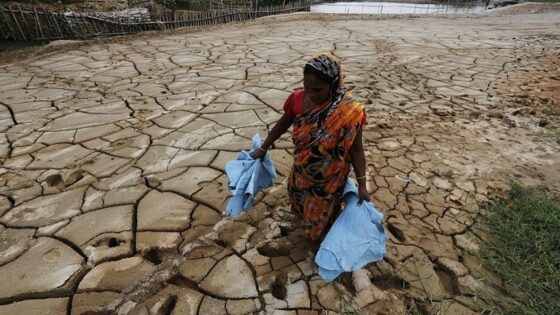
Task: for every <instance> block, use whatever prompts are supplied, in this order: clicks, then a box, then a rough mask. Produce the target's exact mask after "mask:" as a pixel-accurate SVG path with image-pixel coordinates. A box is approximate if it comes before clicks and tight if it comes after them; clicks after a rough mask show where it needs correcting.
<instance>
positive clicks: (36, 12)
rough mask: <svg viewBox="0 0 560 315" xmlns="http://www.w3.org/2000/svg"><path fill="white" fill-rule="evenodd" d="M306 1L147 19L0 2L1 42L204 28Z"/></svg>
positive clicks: (301, 7)
mask: <svg viewBox="0 0 560 315" xmlns="http://www.w3.org/2000/svg"><path fill="white" fill-rule="evenodd" d="M309 7H310V6H309V5H308V4H306V3H305V2H300V3H293V4H287V5H285V6H280V7H265V8H259V10H252V9H246V10H234V9H231V10H220V11H200V12H199V11H169V12H160V13H152V14H150V18H149V21H142V22H131V21H129V20H125V19H123V18H119V17H117V18H109V17H101V16H99V15H94V14H91V13H87V12H54V11H50V10H48V9H47V8H44V7H40V6H39V7H32V8H29V7H28V8H21V7H20V6H19V5H0V41H2V40H4V41H6V40H10V41H17V42H19V41H49V40H58V39H87V38H93V37H102V36H114V35H125V34H133V33H139V32H145V31H155V30H172V29H177V28H183V27H204V26H208V25H217V24H224V23H230V22H239V21H246V20H251V19H255V18H259V17H264V16H270V15H276V14H283V13H292V12H298V11H309Z"/></svg>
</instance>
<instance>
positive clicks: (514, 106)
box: [0, 12, 560, 314]
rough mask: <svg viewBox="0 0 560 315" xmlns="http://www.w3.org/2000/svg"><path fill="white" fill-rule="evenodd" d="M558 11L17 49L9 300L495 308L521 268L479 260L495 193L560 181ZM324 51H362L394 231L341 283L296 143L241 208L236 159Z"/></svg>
mask: <svg viewBox="0 0 560 315" xmlns="http://www.w3.org/2000/svg"><path fill="white" fill-rule="evenodd" d="M558 21H559V15H558V13H556V12H550V13H540V14H533V15H524V14H520V15H504V16H498V17H490V16H485V17H446V18H445V17H423V18H403V17H401V18H394V17H393V18H381V19H373V18H367V17H355V18H354V17H353V16H350V17H349V16H316V15H310V14H297V15H293V16H284V17H275V18H268V19H263V20H260V21H255V22H250V23H242V24H235V25H226V26H220V27H215V28H211V29H210V30H206V31H200V32H183V31H179V32H174V33H152V34H142V35H136V36H129V37H121V38H113V39H106V40H100V41H93V42H88V43H77V44H76V43H75V44H72V45H67V46H64V45H62V46H57V47H51V48H43V50H30V51H28V52H31V53H30V54H29V55H27V56H26V57H25V58H23V57H22V56H21V55H20V56H19V57H20V58H19V60H16V59H9V60H7V59H4V61H3V62H2V64H3V65H2V66H1V68H0V69H1V70H0V82H1V84H0V160H1V161H2V166H1V168H0V236H1V237H0V239H1V242H0V278H1V279H3V280H4V279H6V280H4V281H2V282H1V283H0V313H2V314H21V313H26V314H45V313H47V312H50V313H52V314H64V313H66V312H67V313H69V314H87V313H88V312H90V313H91V312H94V313H95V312H97V313H110V312H118V313H119V314H195V313H198V314H246V313H274V314H318V313H319V312H324V313H344V312H346V313H349V312H350V313H352V312H354V313H362V314H376V313H378V314H406V313H410V312H413V311H414V310H418V311H420V312H423V313H434V314H436V313H439V314H443V313H445V314H473V313H481V312H484V311H489V310H492V309H494V307H495V306H494V299H495V298H499V297H501V295H502V293H501V292H502V291H501V289H500V283H499V280H498V279H495V277H493V276H492V274H490V273H489V272H488V271H487V270H486V269H484V268H483V267H481V265H480V263H479V262H478V261H477V260H476V258H475V256H473V255H470V254H469V252H470V251H477V250H478V248H479V246H480V244H481V242H482V240H483V239H485V238H487V237H488V232H489V230H488V227H484V226H483V225H481V224H480V218H481V216H482V215H483V214H484V210H483V208H482V206H483V205H484V203H485V202H487V201H488V200H490V199H491V198H494V197H495V196H500V195H503V194H504V193H505V191H506V190H507V188H508V186H509V182H510V181H511V180H515V181H520V182H522V183H525V184H529V185H537V186H544V187H546V188H547V189H549V190H550V191H551V192H552V193H558V192H559V181H558V178H560V159H559V158H558V152H559V149H560V143H558V141H557V138H555V136H554V130H557V128H558V127H560V126H559V116H558V107H559V97H558V89H557V88H556V87H557V86H558V83H559V82H560V80H559V78H560V69H559V64H558V61H559V59H558V54H557V53H556V52H557V51H558V50H559V47H560V28H558V27H557V25H558ZM296 22H297V23H296ZM44 49H48V53H46V54H42V52H45V50H44ZM317 51H330V52H333V53H334V54H336V55H338V56H339V57H341V58H342V60H343V64H344V69H345V73H346V82H347V84H348V86H349V87H350V88H352V89H353V91H354V96H355V97H356V98H358V99H359V100H360V101H362V102H363V103H364V104H365V105H366V108H367V111H368V117H369V122H368V125H367V127H366V129H365V133H364V135H365V146H366V151H367V157H366V158H367V162H368V177H369V181H368V188H369V190H370V191H371V195H372V199H373V201H374V203H375V205H376V206H377V207H378V208H379V209H380V210H381V211H382V212H383V214H384V217H385V218H384V224H385V227H386V231H387V234H388V236H389V238H390V241H389V242H388V244H387V254H386V257H385V259H384V260H383V261H382V262H379V263H376V264H372V265H370V266H367V268H364V269H362V270H359V271H356V272H354V273H352V274H348V275H345V276H343V277H341V278H340V279H339V280H337V281H335V282H332V283H326V282H324V281H323V280H321V278H320V277H319V276H318V275H317V270H316V267H315V266H314V265H313V263H312V261H311V260H310V259H309V256H308V253H307V243H306V242H305V241H304V240H303V238H302V236H301V231H300V230H299V229H298V227H297V224H296V222H294V218H293V216H292V215H291V214H290V211H289V204H288V203H287V200H286V199H287V198H286V190H285V188H284V186H283V185H282V182H283V180H284V179H285V176H286V175H287V174H288V173H289V169H290V166H291V157H290V154H289V152H290V150H291V148H292V144H291V141H290V137H289V135H286V136H285V137H283V138H282V139H281V140H280V141H278V142H277V144H276V148H275V149H274V150H271V153H270V154H271V156H272V158H273V160H274V161H275V163H276V165H277V168H278V173H279V175H280V176H279V178H278V180H277V183H276V186H275V187H274V188H272V189H269V190H267V191H266V192H264V193H262V194H260V195H259V196H258V198H257V200H256V202H255V207H254V209H253V210H252V211H250V212H249V213H246V214H244V215H242V216H240V217H239V218H236V219H233V220H232V219H230V218H223V217H222V215H221V213H222V211H223V209H224V206H225V203H226V202H227V199H228V197H229V193H228V191H227V179H226V177H225V175H224V164H225V162H226V161H228V160H230V159H232V158H233V157H235V155H236V154H237V152H238V151H239V150H240V149H242V148H248V146H249V145H250V138H251V137H252V136H253V135H254V134H255V133H256V132H259V133H260V134H261V136H264V135H265V134H266V131H267V130H268V129H270V127H271V126H272V124H273V123H274V122H275V121H276V120H277V119H278V118H279V116H280V113H281V110H282V103H283V101H284V99H285V97H286V96H287V95H289V93H290V92H291V91H292V90H293V89H294V88H296V87H299V86H301V80H302V78H301V67H302V65H303V62H304V61H305V60H306V58H307V56H308V55H310V54H311V53H314V52H317ZM2 56H6V55H2Z"/></svg>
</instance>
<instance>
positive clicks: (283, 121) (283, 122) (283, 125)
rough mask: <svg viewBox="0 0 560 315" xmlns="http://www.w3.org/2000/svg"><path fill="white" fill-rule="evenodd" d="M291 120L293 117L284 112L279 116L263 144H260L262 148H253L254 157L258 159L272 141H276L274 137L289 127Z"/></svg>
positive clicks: (276, 137)
mask: <svg viewBox="0 0 560 315" xmlns="http://www.w3.org/2000/svg"><path fill="white" fill-rule="evenodd" d="M293 122H294V117H292V116H291V115H289V114H286V113H284V115H282V117H280V120H278V121H277V122H276V125H274V127H272V130H271V131H270V133H269V134H268V136H267V137H266V140H264V142H263V144H262V145H261V149H262V150H259V149H257V150H255V153H254V156H255V158H256V159H258V158H261V157H263V156H264V154H265V153H266V150H268V147H270V146H271V145H272V144H273V143H274V141H276V139H278V138H280V136H281V135H283V134H284V133H285V132H286V131H287V130H288V129H289V128H290V126H291V125H292V123H293Z"/></svg>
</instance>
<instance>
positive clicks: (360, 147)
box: [350, 128, 370, 203]
mask: <svg viewBox="0 0 560 315" xmlns="http://www.w3.org/2000/svg"><path fill="white" fill-rule="evenodd" d="M350 160H351V161H352V167H354V173H355V174H356V179H357V181H358V193H359V195H360V203H361V201H363V200H366V201H369V200H370V198H369V193H368V191H367V188H366V157H365V153H364V144H363V142H362V128H360V129H358V134H357V135H356V137H355V138H354V142H353V143H352V147H351V148H350Z"/></svg>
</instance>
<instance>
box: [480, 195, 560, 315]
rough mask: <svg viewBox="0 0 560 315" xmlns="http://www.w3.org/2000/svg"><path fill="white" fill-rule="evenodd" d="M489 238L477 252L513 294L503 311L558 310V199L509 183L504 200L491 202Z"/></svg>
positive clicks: (532, 311) (559, 282)
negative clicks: (490, 235) (509, 188)
mask: <svg viewBox="0 0 560 315" xmlns="http://www.w3.org/2000/svg"><path fill="white" fill-rule="evenodd" d="M489 210H490V211H489V216H488V217H487V220H488V222H487V224H488V226H489V227H490V231H491V233H492V234H493V236H494V240H492V241H491V242H490V243H488V244H487V247H486V248H485V249H484V250H483V253H482V258H483V260H484V261H485V263H486V264H487V265H488V267H489V268H490V269H491V270H493V271H494V272H495V273H496V274H497V275H499V276H500V278H501V279H502V280H503V283H504V285H505V287H506V290H507V291H508V293H509V294H510V295H512V297H513V298H514V299H515V300H516V302H517V303H518V305H517V306H516V307H514V308H509V309H508V308H506V309H504V310H503V311H504V313H506V314H558V312H559V310H560V290H559V288H560V203H559V202H557V201H554V200H552V199H550V198H548V197H547V196H546V195H544V194H543V193H542V192H539V191H537V190H536V189H532V188H525V187H522V186H520V185H517V184H514V185H513V186H512V188H511V190H510V193H509V199H508V200H507V201H503V202H498V203H495V204H493V205H491V206H490V209H489Z"/></svg>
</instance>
